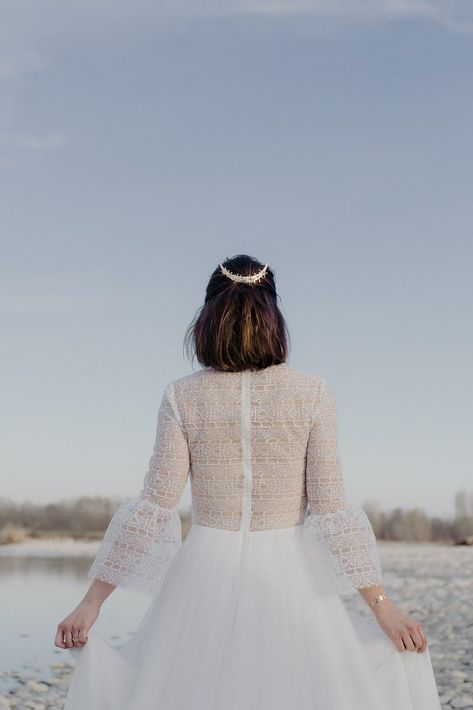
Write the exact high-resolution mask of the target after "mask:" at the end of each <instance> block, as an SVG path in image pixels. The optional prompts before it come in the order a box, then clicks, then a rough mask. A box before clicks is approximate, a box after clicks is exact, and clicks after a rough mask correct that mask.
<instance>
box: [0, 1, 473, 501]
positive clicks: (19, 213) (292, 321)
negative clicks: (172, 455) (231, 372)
mask: <svg viewBox="0 0 473 710" xmlns="http://www.w3.org/2000/svg"><path fill="white" fill-rule="evenodd" d="M469 7H471V6H469V4H468V3H466V2H464V3H462V2H434V1H431V2H415V1H414V2H409V3H406V2H399V1H394V0H393V1H385V0H380V1H379V2H376V3H374V2H363V1H362V0H360V2H357V3H354V2H344V1H343V0H340V1H339V2H331V3H328V2H316V1H310V0H307V1H306V2H297V0H296V1H295V2H292V3H286V2H285V1H284V0H281V1H280V2H272V0H267V1H266V2H259V3H258V2H253V1H252V0H247V1H246V2H244V1H240V0H235V1H234V2H229V3H226V4H225V12H223V11H222V8H221V3H219V4H217V3H214V2H212V1H211V0H208V1H207V2H205V3H204V2H200V3H198V2H187V3H172V4H171V3H146V2H142V1H138V2H135V3H131V2H128V1H125V0H121V1H120V2H116V3H114V4H113V5H112V4H110V3H105V2H94V3H92V2H81V3H79V2H74V1H71V2H69V3H65V4H61V5H59V4H58V3H56V2H53V1H52V0H51V1H50V2H35V3H33V2H26V3H22V7H21V14H20V7H19V5H18V3H13V2H9V1H7V2H5V3H3V4H2V8H1V10H0V20H1V22H0V24H1V26H2V28H3V29H2V33H3V34H0V181H1V184H0V187H1V191H0V221H1V241H2V244H1V253H2V259H1V264H0V275H1V282H0V315H1V321H2V323H1V332H2V349H1V355H0V357H1V374H0V377H1V388H2V392H3V396H2V404H3V406H2V408H1V409H2V414H1V432H2V433H1V452H2V453H1V459H0V466H1V474H2V489H1V491H0V495H3V496H7V497H11V498H13V499H14V500H18V501H20V500H25V499H29V500H32V501H49V500H55V499H58V498H62V497H65V496H74V495H81V494H104V495H109V494H116V495H119V496H122V495H135V494H136V493H137V491H138V490H139V488H140V487H141V483H142V479H143V476H144V474H145V472H146V468H147V464H148V460H149V457H150V455H151V449H152V443H153V438H154V428H155V420H156V412H157V407H158V405H159V401H160V398H161V394H162V390H163V387H164V385H165V384H166V383H167V382H168V381H169V380H171V379H175V378H177V377H180V376H182V375H185V374H187V373H188V372H191V371H192V366H191V364H190V363H189V362H188V361H187V360H186V359H185V357H184V356H183V353H182V339H183V335H184V331H185V328H186V327H187V325H188V323H189V321H190V320H191V318H192V316H193V315H194V313H195V311H196V310H197V308H198V307H199V306H200V305H201V303H202V300H203V294H204V289H205V285H206V282H207V279H208V277H209V275H210V273H211V272H212V271H213V269H214V268H215V266H216V265H217V264H218V263H219V262H220V261H221V260H223V259H224V258H225V257H227V256H231V255H233V254H237V253H249V254H252V255H254V256H256V257H257V258H259V259H260V260H262V261H264V262H265V261H268V262H269V263H270V264H271V265H272V267H273V268H274V270H275V272H276V277H277V283H278V288H279V292H280V296H281V305H282V309H283V312H284V314H285V316H286V318H287V320H288V324H289V328H290V332H291V336H292V350H291V355H290V360H289V364H290V365H292V366H294V367H299V368H301V369H305V370H309V371H312V372H316V373H319V374H322V375H323V376H325V377H326V378H327V379H328V380H329V381H330V382H331V384H332V385H333V388H334V391H335V394H336V396H337V404H338V412H339V437H340V451H341V457H342V465H343V469H344V474H345V479H346V483H347V489H348V491H349V494H350V497H351V498H352V499H353V500H354V501H355V502H366V501H368V500H370V501H377V502H378V503H379V504H380V505H381V506H382V507H383V508H391V507H393V506H395V505H403V506H420V507H423V508H424V509H425V510H427V511H428V512H431V513H439V514H444V515H448V514H450V513H451V512H452V502H453V495H454V493H455V491H456V490H458V489H460V488H462V487H464V488H468V487H470V488H471V487H473V484H472V483H471V480H472V460H471V458H472V457H471V446H470V440H471V431H472V424H473V422H472V414H471V402H472V399H473V386H472V377H471V363H472V362H473V352H472V351H473V340H472V328H471V303H472V293H471V286H470V282H471V268H472V264H471V258H472V251H473V246H472V234H471V224H472V212H473V209H472V205H471V195H472V188H473V179H472V178H473V167H472V166H473V155H472V153H473V137H472V130H471V126H472V124H473V82H472V79H471V66H472V64H473V11H472V10H470V9H469ZM197 367H198V365H197V364H195V366H194V369H197ZM188 495H189V491H186V494H185V496H184V498H183V505H186V504H187V503H188Z"/></svg>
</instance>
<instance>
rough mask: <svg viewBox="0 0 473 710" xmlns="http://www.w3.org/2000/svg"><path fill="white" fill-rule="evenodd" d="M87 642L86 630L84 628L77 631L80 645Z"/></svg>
mask: <svg viewBox="0 0 473 710" xmlns="http://www.w3.org/2000/svg"><path fill="white" fill-rule="evenodd" d="M86 642H87V630H86V629H81V630H80V633H79V643H80V644H81V645H84V643H86Z"/></svg>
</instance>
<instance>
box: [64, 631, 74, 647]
mask: <svg viewBox="0 0 473 710" xmlns="http://www.w3.org/2000/svg"><path fill="white" fill-rule="evenodd" d="M64 641H65V643H66V647H67V648H72V647H73V645H74V644H73V643H72V631H71V629H65V630H64Z"/></svg>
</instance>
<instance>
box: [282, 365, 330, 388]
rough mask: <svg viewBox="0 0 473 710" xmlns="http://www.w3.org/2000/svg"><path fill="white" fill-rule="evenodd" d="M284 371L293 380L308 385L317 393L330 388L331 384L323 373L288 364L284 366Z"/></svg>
mask: <svg viewBox="0 0 473 710" xmlns="http://www.w3.org/2000/svg"><path fill="white" fill-rule="evenodd" d="M286 371H287V372H288V374H289V377H292V379H293V380H294V381H296V382H300V383H301V384H302V385H305V386H307V387H309V388H310V389H312V390H313V391H315V392H316V393H317V394H318V393H320V392H322V391H323V390H331V386H330V384H329V382H328V380H327V378H326V377H325V376H324V375H321V374H318V373H315V372H309V371H308V370H300V369H298V368H295V367H289V366H287V367H286Z"/></svg>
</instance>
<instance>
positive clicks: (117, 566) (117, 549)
mask: <svg viewBox="0 0 473 710" xmlns="http://www.w3.org/2000/svg"><path fill="white" fill-rule="evenodd" d="M189 468H190V459H189V451H188V446H187V439H186V437H185V435H184V433H183V430H182V428H181V421H180V417H179V413H178V410H177V407H176V403H175V400H174V387H173V383H172V382H171V383H170V384H168V385H167V387H166V388H165V391H164V394H163V397H162V400H161V405H160V408H159V412H158V421H157V429H156V437H155V442H154V447H153V454H152V456H151V458H150V461H149V467H148V471H147V473H146V476H145V478H144V484H143V487H142V489H141V492H140V493H139V495H138V496H136V497H134V498H129V499H127V500H125V501H124V502H123V503H122V504H121V505H120V507H119V508H118V510H117V511H116V513H115V514H114V516H113V517H112V519H111V521H110V523H109V526H108V528H107V530H106V532H105V536H104V538H103V541H102V544H101V546H100V548H99V551H98V553H97V556H96V558H95V560H94V561H93V563H92V566H91V568H90V570H89V572H88V575H87V576H88V577H89V578H90V579H99V580H102V581H105V582H108V583H109V584H113V585H115V586H121V587H129V588H134V589H137V590H139V591H144V592H148V593H153V592H156V591H157V590H158V589H159V588H160V586H161V584H162V582H163V580H164V577H165V575H166V572H167V569H168V566H169V563H170V562H171V559H172V558H173V557H174V555H175V553H176V552H177V550H178V549H179V547H180V545H181V544H182V529H181V520H180V516H179V513H178V512H177V505H178V503H179V501H180V498H181V496H182V493H183V491H184V487H185V484H186V481H187V477H188V473H189Z"/></svg>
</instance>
